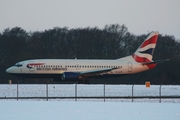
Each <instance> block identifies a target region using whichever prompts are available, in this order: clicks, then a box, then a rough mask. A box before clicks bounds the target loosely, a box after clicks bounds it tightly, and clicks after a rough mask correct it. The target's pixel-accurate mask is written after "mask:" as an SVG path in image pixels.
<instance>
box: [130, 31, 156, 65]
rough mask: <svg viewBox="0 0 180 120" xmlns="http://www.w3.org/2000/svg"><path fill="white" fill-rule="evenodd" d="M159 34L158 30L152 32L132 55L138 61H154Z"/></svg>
mask: <svg viewBox="0 0 180 120" xmlns="http://www.w3.org/2000/svg"><path fill="white" fill-rule="evenodd" d="M158 34H159V33H158V32H151V34H150V35H149V36H148V37H147V38H146V39H145V40H144V42H143V43H142V44H141V45H140V46H139V48H138V49H137V50H136V52H135V53H134V54H133V55H132V57H133V58H134V60H135V61H136V62H150V61H152V58H153V53H154V49H155V47H156V42H157V38H158Z"/></svg>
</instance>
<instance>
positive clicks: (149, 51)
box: [139, 48, 154, 55]
mask: <svg viewBox="0 0 180 120" xmlns="http://www.w3.org/2000/svg"><path fill="white" fill-rule="evenodd" d="M153 51H154V48H149V49H147V50H145V51H139V52H140V53H146V54H150V55H152V54H153Z"/></svg>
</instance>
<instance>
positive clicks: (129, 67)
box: [128, 62, 133, 72]
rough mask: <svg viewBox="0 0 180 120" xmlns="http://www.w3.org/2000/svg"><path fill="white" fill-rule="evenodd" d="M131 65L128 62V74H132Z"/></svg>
mask: <svg viewBox="0 0 180 120" xmlns="http://www.w3.org/2000/svg"><path fill="white" fill-rule="evenodd" d="M132 69H133V64H132V63H131V62H128V72H132Z"/></svg>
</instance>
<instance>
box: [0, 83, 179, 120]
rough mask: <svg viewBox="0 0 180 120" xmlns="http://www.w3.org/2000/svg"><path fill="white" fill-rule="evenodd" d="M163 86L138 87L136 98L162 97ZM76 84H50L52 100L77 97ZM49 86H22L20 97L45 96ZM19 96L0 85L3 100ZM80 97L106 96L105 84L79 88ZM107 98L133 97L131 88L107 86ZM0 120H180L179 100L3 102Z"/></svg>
mask: <svg viewBox="0 0 180 120" xmlns="http://www.w3.org/2000/svg"><path fill="white" fill-rule="evenodd" d="M159 88H160V86H156V85H151V87H150V88H146V87H145V85H135V86H134V87H133V95H134V96H159V92H160V91H159ZM75 89H76V85H75V84H72V85H61V84H60V85H58V84H56V85H48V96H49V97H74V96H75V94H76V93H75ZM46 90H47V86H46V85H22V84H21V85H19V86H18V93H19V94H18V96H19V97H46V95H47V92H46ZM161 95H162V96H180V86H162V87H161ZM5 96H6V97H16V96H17V86H16V85H0V97H5ZM77 96H82V97H83V96H87V97H93V96H94V97H99V96H101V97H103V96H104V85H77ZM105 96H127V97H128V96H132V85H106V86H105ZM0 119H1V120H50V119H53V120H59V119H62V120H82V119H86V120H119V119H122V120H132V119H133V120H162V119H163V120H170V119H171V120H180V100H179V99H162V102H161V103H159V99H155V100H153V99H145V100H144V99H134V102H133V103H132V101H131V99H124V100H122V99H115V100H114V99H107V100H106V102H104V100H103V99H98V100H97V99H95V100H93V99H92V100H89V99H88V100H86V99H78V100H77V101H74V99H63V100H62V99H51V100H49V101H46V100H39V99H33V100H26V99H25V100H19V101H16V100H7V99H1V100H0Z"/></svg>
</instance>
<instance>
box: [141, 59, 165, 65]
mask: <svg viewBox="0 0 180 120" xmlns="http://www.w3.org/2000/svg"><path fill="white" fill-rule="evenodd" d="M166 61H169V59H163V60H156V61H152V62H143V63H142V64H143V65H150V64H158V63H163V62H166Z"/></svg>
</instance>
